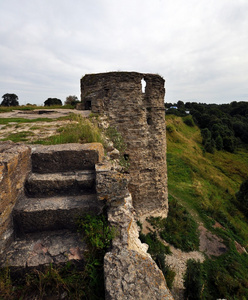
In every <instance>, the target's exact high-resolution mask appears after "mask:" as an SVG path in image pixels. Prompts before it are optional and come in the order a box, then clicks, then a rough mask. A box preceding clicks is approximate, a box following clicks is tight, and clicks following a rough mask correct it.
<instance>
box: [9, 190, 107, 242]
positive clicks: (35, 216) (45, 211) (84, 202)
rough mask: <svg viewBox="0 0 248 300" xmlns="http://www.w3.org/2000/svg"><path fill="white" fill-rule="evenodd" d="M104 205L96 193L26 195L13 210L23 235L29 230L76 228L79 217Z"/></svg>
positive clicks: (14, 218) (99, 210) (17, 231)
mask: <svg viewBox="0 0 248 300" xmlns="http://www.w3.org/2000/svg"><path fill="white" fill-rule="evenodd" d="M103 206H104V203H103V201H98V200H97V197H96V195H95V194H91V195H80V196H56V197H49V198H27V197H23V198H22V199H20V200H19V201H18V203H17V205H16V207H15V209H14V211H13V220H14V226H15V232H16V233H17V235H18V236H21V235H23V234H25V233H29V232H38V231H45V230H59V229H71V228H75V227H76V220H77V218H78V217H79V216H81V215H85V214H87V213H93V214H99V213H100V212H101V211H102V209H103Z"/></svg>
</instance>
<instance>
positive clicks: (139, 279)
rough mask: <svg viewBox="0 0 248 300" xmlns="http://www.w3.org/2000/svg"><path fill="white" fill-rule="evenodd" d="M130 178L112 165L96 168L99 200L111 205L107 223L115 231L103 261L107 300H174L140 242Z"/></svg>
mask: <svg viewBox="0 0 248 300" xmlns="http://www.w3.org/2000/svg"><path fill="white" fill-rule="evenodd" d="M128 181H129V178H128V177H127V175H125V174H122V173H120V172H118V171H116V170H115V169H114V168H113V166H111V164H109V163H105V164H104V163H103V164H98V165H96V182H97V184H96V188H97V195H98V200H105V201H106V203H107V205H108V221H109V223H110V225H111V226H113V227H114V228H115V229H116V233H115V238H114V240H113V245H112V249H111V251H110V252H108V253H106V255H105V258H104V275H105V299H106V300H117V299H120V300H137V299H144V300H145V299H149V300H162V299H165V300H166V299H168V300H173V297H172V295H171V293H170V291H169V289H168V288H167V285H166V281H165V278H164V276H163V274H162V272H161V270H160V269H159V268H158V266H157V265H156V263H155V262H154V260H153V259H152V258H151V256H150V254H148V253H147V249H148V246H147V245H146V244H142V243H141V241H140V240H139V228H138V226H137V224H136V220H135V212H134V208H133V205H132V196H131V194H130V193H129V190H128Z"/></svg>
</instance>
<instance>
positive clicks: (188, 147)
mask: <svg viewBox="0 0 248 300" xmlns="http://www.w3.org/2000/svg"><path fill="white" fill-rule="evenodd" d="M166 121H167V128H169V130H168V129H167V163H168V166H167V167H168V189H169V194H170V195H172V196H174V197H176V198H177V199H179V201H180V202H181V204H183V205H184V206H185V207H186V208H187V209H188V210H189V211H191V213H192V214H193V215H195V217H196V219H198V220H200V221H203V222H204V223H205V225H206V226H207V227H208V228H210V229H211V228H212V224H213V220H215V221H218V222H219V223H220V224H222V225H223V226H224V227H225V228H230V229H231V230H230V232H229V234H231V235H232V236H233V237H234V238H236V239H237V240H238V241H239V242H240V243H241V244H242V245H243V246H245V247H247V250H248V234H247V233H248V223H247V219H245V217H244V215H243V214H242V213H241V212H240V211H239V210H238V209H237V208H236V205H235V200H234V196H235V193H236V192H237V191H238V190H239V187H240V184H241V183H242V181H243V180H244V179H245V178H246V176H247V169H248V151H247V149H245V148H240V149H239V150H238V151H236V152H235V153H229V152H223V151H218V152H217V151H216V152H215V153H214V154H210V153H205V152H204V150H203V147H202V146H201V134H200V130H199V128H198V127H196V126H194V127H190V126H187V125H186V124H185V123H184V122H183V119H182V118H180V117H176V116H173V115H168V116H167V117H166ZM171 128H172V129H173V130H172V129H171ZM234 229H235V230H234Z"/></svg>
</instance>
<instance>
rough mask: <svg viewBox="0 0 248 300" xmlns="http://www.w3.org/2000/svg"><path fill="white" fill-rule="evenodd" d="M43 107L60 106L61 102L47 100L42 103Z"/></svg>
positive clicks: (53, 99)
mask: <svg viewBox="0 0 248 300" xmlns="http://www.w3.org/2000/svg"><path fill="white" fill-rule="evenodd" d="M44 105H45V106H51V105H62V101H61V100H60V99H57V98H48V99H47V100H46V101H45V102H44Z"/></svg>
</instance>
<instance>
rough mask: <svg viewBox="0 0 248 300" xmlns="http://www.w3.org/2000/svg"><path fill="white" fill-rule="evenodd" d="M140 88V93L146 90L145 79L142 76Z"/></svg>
mask: <svg viewBox="0 0 248 300" xmlns="http://www.w3.org/2000/svg"><path fill="white" fill-rule="evenodd" d="M141 90H142V93H145V92H146V81H145V79H144V78H142V79H141Z"/></svg>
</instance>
